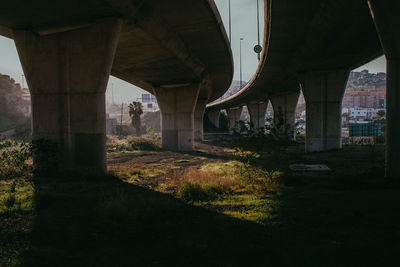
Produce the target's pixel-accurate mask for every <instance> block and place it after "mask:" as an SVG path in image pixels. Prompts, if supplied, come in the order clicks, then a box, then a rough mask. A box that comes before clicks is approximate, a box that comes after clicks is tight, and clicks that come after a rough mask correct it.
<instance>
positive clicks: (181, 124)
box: [154, 83, 200, 151]
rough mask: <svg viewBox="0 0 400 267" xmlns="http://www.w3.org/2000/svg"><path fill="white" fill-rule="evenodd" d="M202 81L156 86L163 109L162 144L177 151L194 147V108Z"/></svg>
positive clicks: (189, 149)
mask: <svg viewBox="0 0 400 267" xmlns="http://www.w3.org/2000/svg"><path fill="white" fill-rule="evenodd" d="M199 90H200V83H194V84H183V85H177V86H173V87H171V86H165V87H155V88H154V93H155V96H156V97H157V102H158V104H159V106H160V110H161V136H162V146H163V148H165V149H169V150H175V151H191V150H193V149H194V109H195V107H196V103H197V97H198V95H199Z"/></svg>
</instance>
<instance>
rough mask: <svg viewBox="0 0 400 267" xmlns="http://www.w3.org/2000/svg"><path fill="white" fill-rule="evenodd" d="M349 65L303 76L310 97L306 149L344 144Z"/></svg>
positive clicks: (336, 147) (305, 88) (302, 84)
mask: <svg viewBox="0 0 400 267" xmlns="http://www.w3.org/2000/svg"><path fill="white" fill-rule="evenodd" d="M349 73H350V71H349V70H348V69H343V70H336V71H325V72H322V71H321V72H317V71H316V72H308V73H304V74H303V75H302V76H301V86H302V89H303V93H304V98H305V100H306V152H314V151H325V150H330V149H340V148H342V99H343V95H344V91H345V88H346V83H347V79H348V77H349Z"/></svg>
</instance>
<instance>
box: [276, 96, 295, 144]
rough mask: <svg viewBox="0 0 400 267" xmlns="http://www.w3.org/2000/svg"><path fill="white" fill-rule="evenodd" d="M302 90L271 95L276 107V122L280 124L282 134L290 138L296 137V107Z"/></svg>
mask: <svg viewBox="0 0 400 267" xmlns="http://www.w3.org/2000/svg"><path fill="white" fill-rule="evenodd" d="M299 95H300V90H299V89H298V90H297V91H292V92H287V93H284V94H279V95H278V94H275V95H271V96H270V100H271V104H272V107H273V109H274V124H275V125H277V126H279V128H280V129H279V130H280V131H281V133H280V134H282V135H285V137H286V136H287V137H288V138H289V139H290V140H295V139H296V122H295V120H296V107H297V102H298V101H299Z"/></svg>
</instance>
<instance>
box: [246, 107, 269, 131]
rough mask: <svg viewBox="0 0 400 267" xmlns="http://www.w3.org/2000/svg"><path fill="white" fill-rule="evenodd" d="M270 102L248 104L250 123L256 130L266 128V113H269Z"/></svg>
mask: <svg viewBox="0 0 400 267" xmlns="http://www.w3.org/2000/svg"><path fill="white" fill-rule="evenodd" d="M267 106H268V101H264V102H252V103H248V104H247V110H248V111H249V114H250V121H251V122H252V123H253V125H254V129H255V130H260V129H261V128H264V127H265V112H266V111H267Z"/></svg>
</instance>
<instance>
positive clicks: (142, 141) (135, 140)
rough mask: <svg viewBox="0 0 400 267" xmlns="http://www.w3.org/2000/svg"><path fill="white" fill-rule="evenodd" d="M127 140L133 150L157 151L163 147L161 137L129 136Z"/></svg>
mask: <svg viewBox="0 0 400 267" xmlns="http://www.w3.org/2000/svg"><path fill="white" fill-rule="evenodd" d="M127 141H128V145H129V148H130V149H131V150H148V151H157V150H160V149H161V142H160V140H159V139H151V138H146V137H129V138H128V140H127Z"/></svg>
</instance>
